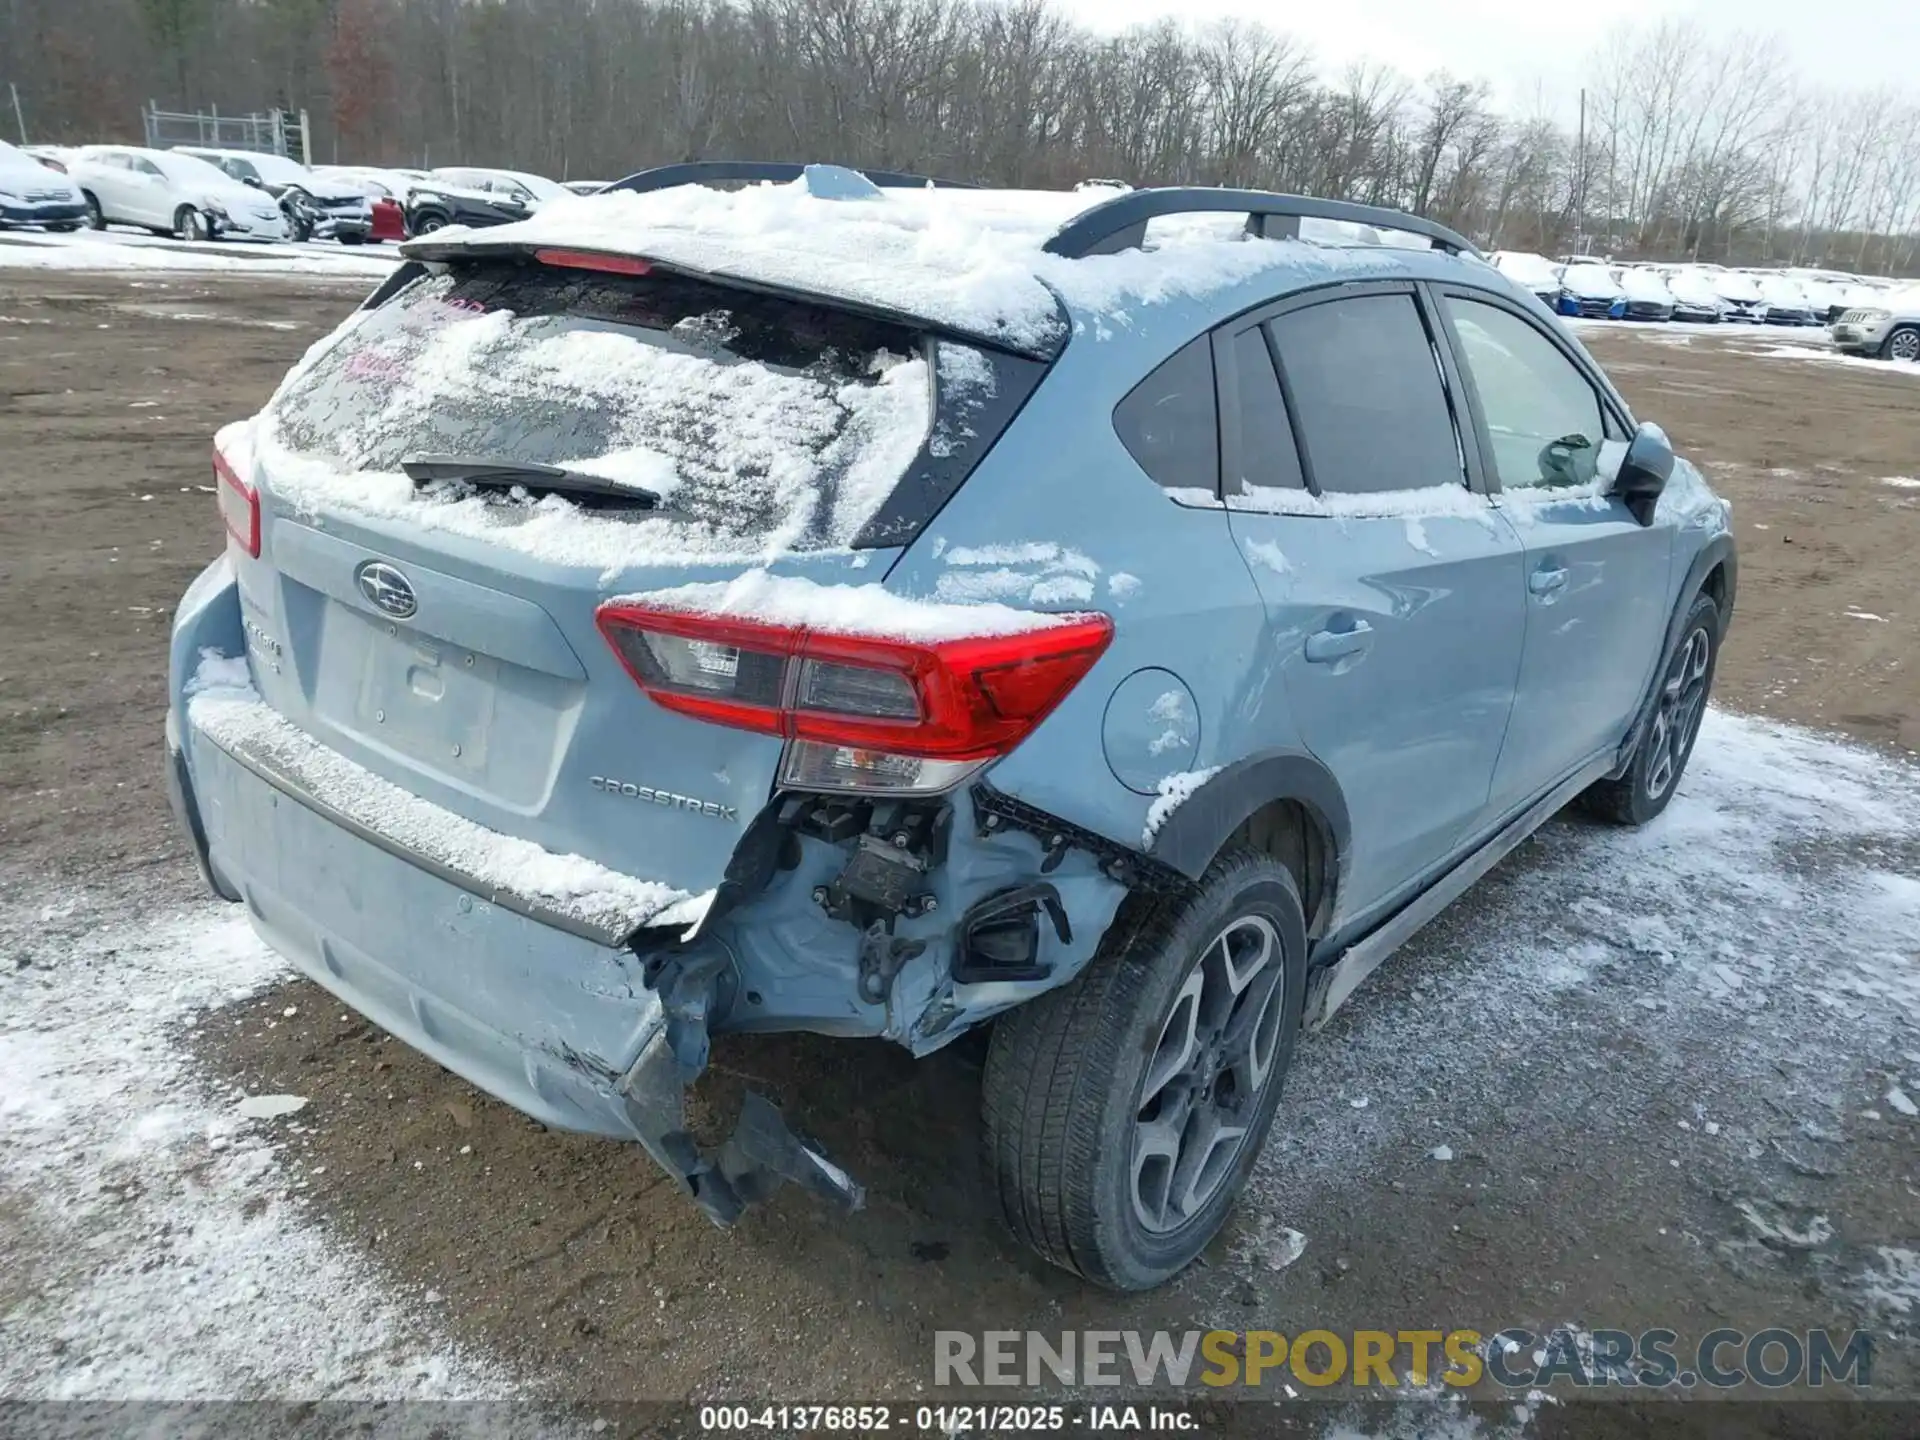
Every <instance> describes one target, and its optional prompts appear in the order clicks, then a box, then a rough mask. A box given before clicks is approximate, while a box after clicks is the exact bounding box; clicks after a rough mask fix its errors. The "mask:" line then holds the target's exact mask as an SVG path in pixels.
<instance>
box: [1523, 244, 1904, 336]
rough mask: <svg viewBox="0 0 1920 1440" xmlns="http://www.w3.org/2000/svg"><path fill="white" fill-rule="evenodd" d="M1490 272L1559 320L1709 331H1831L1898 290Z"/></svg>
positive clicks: (1582, 272) (1708, 269)
mask: <svg viewBox="0 0 1920 1440" xmlns="http://www.w3.org/2000/svg"><path fill="white" fill-rule="evenodd" d="M1490 258H1491V260H1492V261H1493V264H1494V266H1495V267H1496V268H1498V269H1499V270H1501V271H1502V272H1503V273H1505V274H1506V275H1507V276H1508V277H1509V278H1510V279H1512V280H1513V281H1514V282H1515V283H1516V284H1519V285H1520V286H1522V287H1524V288H1525V289H1528V290H1531V291H1532V292H1533V293H1534V294H1536V295H1538V296H1539V297H1540V299H1541V300H1542V301H1544V302H1545V303H1546V304H1547V305H1548V306H1549V307H1551V308H1552V309H1553V310H1555V311H1557V312H1558V313H1559V314H1561V315H1569V316H1581V317H1585V318H1588V319H1613V320H1650V321H1665V320H1678V321H1685V322H1688V323H1691V324H1704V325H1712V324H1718V323H1721V322H1723V321H1726V322H1734V323H1746V324H1755V325H1831V324H1835V323H1836V322H1838V321H1839V320H1840V319H1841V317H1842V316H1843V315H1845V314H1847V313H1848V312H1850V311H1852V310H1856V309H1860V308H1872V307H1874V306H1876V305H1878V304H1879V303H1880V301H1881V300H1882V299H1883V298H1884V297H1885V296H1886V294H1888V293H1889V292H1890V291H1893V290H1896V289H1897V288H1898V282H1896V281H1888V280H1871V279H1865V278H1862V277H1860V276H1857V275H1845V274H1840V273H1838V272H1835V271H1822V270H1730V269H1728V268H1727V267H1725V266H1723V265H1713V264H1706V263H1675V264H1660V263H1654V262H1646V261H1640V262H1633V263H1628V262H1622V261H1614V260H1607V259H1603V258H1601V257H1598V256H1593V255H1563V256H1561V257H1560V258H1559V259H1558V260H1549V259H1547V257H1546V256H1544V255H1535V254H1531V253H1529V252H1526V251H1519V250H1498V251H1495V252H1494V254H1493V255H1492V256H1491V257H1490Z"/></svg>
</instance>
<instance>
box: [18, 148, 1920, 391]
mask: <svg viewBox="0 0 1920 1440" xmlns="http://www.w3.org/2000/svg"><path fill="white" fill-rule="evenodd" d="M609 183H611V182H608V181H604V180H569V181H566V182H564V183H562V182H560V181H555V180H549V179H547V178H546V177H545V176H544V175H535V174H532V173H530V172H528V171H524V170H500V169H492V168H488V167H484V166H474V165H456V166H442V167H440V168H439V169H434V170H411V169H404V168H397V167H376V166H365V165H315V166H311V167H309V166H306V165H303V164H301V163H300V162H299V161H297V160H292V159H289V158H288V157H286V156H284V155H273V154H266V153H261V152H257V151H252V150H222V149H214V148H209V147H202V146H181V147H179V148H176V149H172V150H152V149H146V148H143V147H141V146H136V145H81V146H62V145H28V146H22V147H19V148H16V147H14V146H12V145H9V144H7V143H6V142H4V141H0V228H5V227H6V226H9V225H35V226H39V227H41V228H43V229H47V230H77V229H79V228H80V226H81V225H83V224H87V225H92V226H93V227H94V228H95V229H103V228H105V227H106V226H108V225H136V226H141V227H144V228H146V229H149V230H152V231H153V232H155V233H156V234H161V235H177V236H179V237H180V238H181V239H183V240H295V241H305V240H337V241H339V242H340V243H341V244H343V245H360V244H364V243H367V242H376V243H377V242H379V241H383V240H404V239H406V238H408V237H409V236H413V235H431V234H432V233H433V232H434V231H436V230H442V229H445V228H447V227H448V226H454V225H464V226H468V227H471V228H475V229H481V228H485V227H486V226H490V225H505V224H509V223H511V222H513V221H515V220H524V219H526V218H527V217H528V216H529V215H531V214H533V213H534V212H535V211H536V210H538V209H540V208H541V207H542V206H544V205H548V204H551V203H552V202H553V201H555V200H564V199H569V198H572V197H574V196H580V195H592V194H595V193H596V192H598V191H600V190H604V189H606V188H607V185H608V184H609ZM1488 258H1489V259H1490V260H1491V261H1492V263H1493V265H1494V267H1495V268H1496V269H1498V270H1500V271H1501V272H1502V273H1503V274H1505V275H1506V276H1507V277H1508V278H1509V279H1510V280H1512V281H1513V282H1514V283H1515V284H1517V285H1519V286H1520V287H1521V288H1522V289H1525V290H1530V291H1532V292H1533V293H1534V294H1535V295H1537V296H1539V297H1540V299H1541V300H1542V301H1543V302H1544V303H1545V304H1546V305H1547V306H1548V307H1549V308H1550V309H1552V310H1554V311H1555V312H1556V313H1558V314H1561V315H1566V316H1572V317H1579V318H1584V319H1610V320H1630V321H1647V322H1656V323H1657V322H1664V321H1678V322H1682V323H1686V324H1696V325H1715V324H1720V323H1723V322H1728V323H1746V324H1754V325H1793V326H1813V325H1825V326H1829V327H1831V331H1832V336H1833V341H1834V344H1835V345H1836V346H1837V347H1839V348H1840V349H1841V350H1843V351H1846V352H1848V353H1851V354H1858V355H1873V356H1879V357H1883V358H1886V359H1890V360H1905V361H1909V362H1920V286H1915V287H1911V288H1903V284H1905V283H1906V282H1900V281H1894V280H1887V279H1879V278H1869V277H1862V276H1858V275H1849V274H1845V273H1843V272H1840V271H1833V270H1803V269H1794V270H1734V269H1728V268H1727V267H1726V266H1723V265H1714V264H1710V263H1705V262H1684V263H1682V262H1676V263H1671V264H1663V263H1659V262H1649V261H1634V262H1626V261H1615V260H1610V259H1608V258H1607V257H1605V256H1600V255H1562V256H1560V257H1559V258H1558V259H1555V260H1550V259H1548V258H1547V257H1546V256H1544V255H1537V254H1534V253H1532V252H1530V251H1524V250H1496V251H1495V252H1493V254H1492V255H1491V256H1489V257H1488Z"/></svg>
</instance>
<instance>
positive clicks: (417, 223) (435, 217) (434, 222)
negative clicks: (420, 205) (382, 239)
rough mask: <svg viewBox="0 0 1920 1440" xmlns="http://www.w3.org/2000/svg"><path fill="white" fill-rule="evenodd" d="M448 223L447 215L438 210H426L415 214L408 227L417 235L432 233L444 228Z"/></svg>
mask: <svg viewBox="0 0 1920 1440" xmlns="http://www.w3.org/2000/svg"><path fill="white" fill-rule="evenodd" d="M447 223H448V221H447V217H446V216H445V215H443V214H441V213H440V212H439V211H438V210H424V211H422V212H421V213H420V214H418V215H416V216H414V218H413V224H412V225H410V226H408V229H409V230H410V231H411V232H412V233H413V234H415V235H431V234H432V233H433V232H434V231H436V230H444V229H445V228H446V226H447Z"/></svg>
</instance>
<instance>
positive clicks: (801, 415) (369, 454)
mask: <svg viewBox="0 0 1920 1440" xmlns="http://www.w3.org/2000/svg"><path fill="white" fill-rule="evenodd" d="M930 411H931V385H930V378H929V367H928V365H927V362H926V360H925V359H924V358H922V356H921V353H920V345H919V342H918V340H917V338H916V337H915V336H913V335H912V334H911V333H910V332H908V331H906V330H904V329H902V328H900V327H897V326H890V325H885V324H880V323H876V322H871V321H867V320H864V319H861V318H858V317H854V316H849V315H846V314H844V313H839V312H834V311H831V310H827V309H822V308H820V307H817V306H810V305H804V304H797V303H793V302H788V301H783V300H774V299H770V298H767V297H756V296H751V295H748V294H745V293H743V292H739V291H728V290H722V289H719V288H718V287H714V286H710V285H705V284H702V283H699V282H693V281H687V280H682V279H678V278H670V277H663V276H645V277H642V276H624V275H602V274H598V273H594V272H580V271H564V270H554V269H549V268H546V267H540V266H528V265H522V264H518V263H511V262H494V263H482V264H477V265H473V266H467V267H462V268H460V269H458V270H456V271H452V272H448V273H445V274H441V275H437V276H432V277H429V278H426V279H423V280H421V281H418V282H416V283H415V284H414V286H413V287H412V288H411V289H409V290H408V291H406V292H405V293H403V294H402V295H400V296H398V297H396V298H395V299H394V300H391V301H389V302H388V303H387V304H386V305H384V306H382V307H380V308H379V309H377V310H375V311H373V312H371V313H369V314H366V315H365V316H363V317H362V318H361V320H360V323H358V324H357V325H355V326H353V327H352V328H351V330H350V331H348V332H347V333H346V334H345V335H344V336H343V337H342V338H341V339H340V341H339V343H337V344H336V345H334V346H333V347H332V348H330V349H327V350H325V351H324V352H323V353H322V354H320V355H319V356H318V357H317V358H315V359H314V360H312V362H311V363H310V364H308V365H306V366H305V367H304V368H303V369H302V370H300V371H298V372H296V373H295V375H293V376H292V377H290V379H289V381H288V382H287V384H286V385H284V386H283V387H282V390H281V393H280V394H279V395H278V396H277V397H276V399H275V401H274V403H273V405H272V407H271V408H270V410H269V412H268V417H267V418H268V422H269V425H270V426H271V433H272V439H273V440H274V441H275V442H277V444H278V445H280V446H282V447H285V448H286V449H287V450H289V451H291V452H293V453H294V454H296V455H297V456H299V457H300V458H301V459H302V460H303V461H311V460H322V461H325V462H328V464H329V466H330V468H331V469H332V470H334V471H337V472H339V473H340V474H342V475H365V474H383V475H385V474H392V473H393V472H398V471H399V470H400V468H401V466H402V464H403V463H404V462H406V461H408V460H410V459H417V458H420V457H422V456H427V455H437V456H458V457H474V458H485V459H487V460H489V461H494V462H520V463H535V464H541V465H554V466H563V467H566V468H568V469H572V470H577V471H583V472H586V473H589V474H593V475H596V476H599V477H601V478H604V479H607V480H611V481H613V482H615V483H616V484H625V485H629V486H633V487H636V488H638V489H644V490H648V491H651V492H653V493H654V494H655V495H657V496H659V497H661V503H662V511H663V513H662V514H661V515H660V516H659V517H658V518H656V519H654V520H653V521H652V524H653V526H654V527H655V528H661V527H663V526H664V527H666V528H670V529H677V530H694V531H697V532H700V535H701V536H704V537H706V538H708V539H714V538H717V539H722V540H724V539H727V538H736V539H737V538H755V539H759V540H771V539H776V538H777V539H778V540H779V541H780V543H783V544H790V545H794V546H797V547H819V546H824V545H834V544H845V543H847V542H848V541H850V540H851V539H852V538H853V536H854V535H855V534H856V533H857V532H858V530H859V528H860V526H861V525H862V524H864V523H865V521H866V520H867V519H868V518H869V517H870V516H871V515H872V514H873V513H874V512H875V511H876V510H878V508H879V507H880V506H881V505H882V504H883V503H884V502H885V500H886V498H887V496H888V495H889V494H890V493H891V491H892V489H893V487H894V485H895V484H896V483H897V482H898V480H899V479H900V477H901V475H902V474H904V473H905V471H906V470H907V468H908V467H909V466H910V465H911V464H912V462H913V459H914V456H915V455H916V454H917V452H918V450H919V448H920V445H921V443H922V441H923V439H924V438H925V437H926V435H927V433H928V429H929V426H930V423H931V414H930ZM312 475H313V467H312V466H311V465H301V466H296V467H288V468H287V473H286V474H282V473H279V472H276V473H275V474H274V475H273V476H272V477H271V478H272V479H273V481H274V482H275V483H276V485H278V486H279V488H281V489H282V490H283V491H284V490H285V489H286V488H287V485H288V484H289V483H293V484H296V485H297V486H299V488H302V489H305V490H308V491H311V490H312V489H313V486H312V484H311V477H312ZM303 477H304V478H303ZM322 488H324V486H323V487H322ZM356 493H360V494H364V493H365V492H364V490H361V491H356V490H355V489H354V487H353V486H351V485H343V486H341V487H340V488H339V490H338V492H337V493H336V494H335V495H334V496H332V497H331V498H332V499H334V500H336V501H339V500H343V499H348V498H350V497H351V496H352V495H354V494H356ZM392 497H397V498H400V499H404V500H411V499H413V496H412V493H411V486H410V485H409V486H407V487H406V488H405V489H403V490H400V491H398V492H390V498H392ZM293 498H295V499H296V500H297V501H299V502H302V503H312V504H319V503H323V502H325V501H326V500H327V499H328V498H329V497H328V496H326V495H314V494H304V495H299V496H295V497H293ZM423 498H425V499H429V500H433V499H438V500H442V501H448V500H453V501H458V500H461V499H463V498H465V497H463V496H462V495H461V493H460V492H459V490H458V488H457V487H456V489H455V490H454V491H453V492H451V493H437V494H432V495H428V496H425V497H423ZM522 498H523V499H524V497H522ZM513 500H514V497H512V496H511V495H509V496H507V497H506V498H505V499H504V500H502V499H500V498H499V497H495V498H494V499H493V500H491V501H489V503H490V504H492V505H494V506H495V507H496V508H497V507H498V506H499V505H501V504H511V503H513ZM543 503H544V502H543ZM683 538H685V537H683ZM690 543H693V544H694V548H696V549H698V548H703V547H701V546H700V545H699V544H698V543H697V537H694V538H693V539H692V540H691V541H690Z"/></svg>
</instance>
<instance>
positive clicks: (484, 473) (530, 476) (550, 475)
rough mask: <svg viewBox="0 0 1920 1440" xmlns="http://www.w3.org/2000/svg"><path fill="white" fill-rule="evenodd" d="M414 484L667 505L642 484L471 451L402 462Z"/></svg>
mask: <svg viewBox="0 0 1920 1440" xmlns="http://www.w3.org/2000/svg"><path fill="white" fill-rule="evenodd" d="M400 468H401V469H402V470H404V471H405V472H406V474H407V478H408V479H409V480H411V481H413V488H414V489H416V490H419V489H422V488H424V487H426V486H428V485H438V484H443V483H445V482H447V481H458V482H460V483H461V484H463V485H473V486H476V487H478V488H479V489H482V490H513V489H524V490H526V491H527V492H529V493H530V494H545V495H566V496H568V497H570V498H573V499H577V500H584V501H586V502H587V503H588V504H592V503H593V502H594V501H612V502H616V503H618V504H622V505H634V506H637V507H639V508H640V509H643V510H665V509H668V508H670V507H669V506H668V505H667V503H666V497H665V496H664V495H662V494H661V493H660V492H659V491H658V490H649V489H647V488H646V487H645V486H644V485H622V484H621V483H620V482H618V481H617V480H609V479H607V478H606V477H605V476H602V475H589V474H587V473H586V472H585V471H584V470H568V469H566V468H564V467H562V466H559V465H536V464H534V463H532V462H531V461H526V460H489V459H487V458H486V457H484V456H474V455H416V456H414V458H413V459H411V460H403V461H401V462H400Z"/></svg>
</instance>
